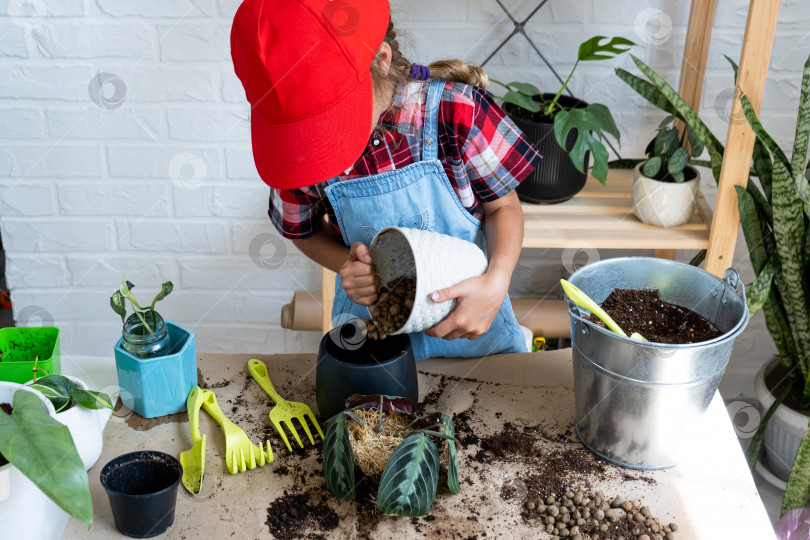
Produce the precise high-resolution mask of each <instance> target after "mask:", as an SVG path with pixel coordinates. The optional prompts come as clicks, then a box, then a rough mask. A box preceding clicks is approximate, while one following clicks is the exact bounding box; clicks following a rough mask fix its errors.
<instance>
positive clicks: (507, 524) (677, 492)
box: [63, 349, 774, 540]
mask: <svg viewBox="0 0 810 540" xmlns="http://www.w3.org/2000/svg"><path fill="white" fill-rule="evenodd" d="M250 358H259V359H261V360H263V361H265V363H267V366H268V370H269V373H270V377H271V379H272V380H273V383H274V384H275V386H276V389H277V390H278V391H279V393H280V394H281V395H282V396H283V397H285V398H287V399H290V400H295V401H303V402H306V403H308V404H310V406H311V407H312V408H313V410H314V411H316V412H317V408H316V407H315V355H311V354H298V355H274V356H262V355H214V354H200V355H199V359H198V368H199V373H200V377H201V382H204V383H205V384H206V385H207V386H208V387H209V388H211V389H212V390H213V391H214V392H215V393H216V395H217V399H218V401H219V403H220V406H221V407H222V409H223V411H224V412H225V414H226V416H228V417H229V418H230V419H231V420H233V421H234V422H235V423H236V424H237V425H239V426H240V427H242V428H243V429H244V430H245V431H246V432H247V434H248V436H249V437H250V438H251V440H252V441H254V442H259V441H260V440H262V439H263V438H265V437H266V438H269V440H270V441H271V444H272V447H273V452H274V456H275V461H274V462H273V463H270V464H268V465H266V466H265V467H260V468H256V469H254V470H252V471H251V470H248V471H246V472H245V473H240V474H236V475H231V474H228V472H227V470H226V468H225V457H224V450H225V448H224V439H223V436H222V431H221V429H220V428H219V426H218V425H217V424H216V423H215V422H214V421H213V420H212V419H211V418H210V417H208V416H207V415H206V414H205V413H201V415H200V416H201V429H202V432H203V433H206V434H207V438H208V443H207V454H206V464H205V477H204V482H203V487H202V493H201V495H200V496H198V497H194V496H192V495H191V494H189V493H188V492H187V491H186V490H185V489H184V488H183V487H182V485H181V486H180V489H179V493H178V501H177V511H176V516H175V523H174V526H173V527H172V528H171V529H170V530H169V531H168V532H167V533H166V534H165V535H163V536H162V537H165V538H202V537H204V538H210V539H220V538H250V539H253V538H271V537H272V536H271V534H270V532H269V528H268V525H267V524H266V521H267V513H268V510H267V509H268V506H270V505H271V503H272V502H273V501H274V500H276V499H277V498H278V497H281V496H282V495H283V494H284V492H285V491H286V492H287V493H291V494H294V493H300V492H301V491H302V490H303V491H307V492H309V493H317V497H316V498H314V499H313V502H315V503H317V502H320V501H323V502H325V504H327V505H328V506H329V507H331V508H333V509H334V511H335V513H336V514H337V516H338V517H339V518H340V521H339V525H338V526H337V528H335V529H332V530H330V531H322V530H319V529H317V528H313V529H312V531H311V532H312V533H314V534H315V535H324V536H326V537H328V538H363V537H370V538H386V539H388V538H405V537H413V538H422V537H431V538H433V537H437V538H438V537H444V538H470V537H478V538H484V537H485V538H549V537H550V536H549V535H547V534H546V533H545V532H542V531H541V530H540V529H538V528H531V527H529V526H527V525H526V524H524V523H523V521H522V518H521V516H520V510H521V505H522V503H523V498H522V497H521V496H520V495H521V493H520V490H518V496H515V497H513V498H512V499H510V500H504V499H503V498H502V496H501V494H502V489H503V487H504V485H505V484H510V485H515V486H517V485H519V482H517V483H516V482H515V481H516V480H517V479H519V478H520V476H521V475H525V474H527V473H528V472H530V471H527V470H526V466H525V465H521V464H519V463H510V462H509V461H495V462H493V463H492V464H490V465H482V464H480V463H473V460H472V459H471V458H472V456H473V455H474V454H475V453H476V452H477V451H478V448H477V447H476V445H474V444H470V445H468V447H467V448H466V449H464V450H463V451H460V457H459V459H460V483H461V493H460V494H459V495H453V494H451V493H450V492H449V491H448V490H447V489H446V488H445V489H442V488H441V486H440V489H439V494H438V495H437V498H436V500H435V501H434V503H433V506H432V507H431V509H430V511H429V514H430V515H431V516H433V519H431V520H427V519H424V518H415V519H412V518H402V517H393V516H382V517H381V519H379V520H378V521H377V520H376V519H375V520H374V521H376V523H374V524H373V525H374V528H373V530H367V529H363V528H362V527H361V528H360V530H358V515H357V509H358V504H357V503H356V502H354V501H341V500H339V499H337V498H336V497H334V496H332V495H331V494H328V493H325V490H324V481H323V476H322V465H321V463H320V456H321V448H320V444H319V445H318V447H313V446H312V445H310V444H309V442H308V441H306V439H304V440H305V447H304V449H303V450H302V449H299V448H297V447H296V446H295V443H294V441H293V455H290V454H289V453H288V451H287V449H286V447H284V445H283V443H282V442H281V440H280V438H279V437H278V435H277V434H276V432H275V431H274V430H273V429H272V428H271V427H270V423H269V420H268V417H267V414H268V412H269V410H270V408H271V407H272V402H271V401H270V399H269V398H268V397H267V395H266V394H264V392H263V391H262V390H261V389H260V388H259V385H258V384H257V383H256V382H255V381H253V379H252V378H250V376H249V374H248V373H247V369H246V363H247V360H249V359H250ZM418 370H419V385H420V388H419V396H420V401H421V400H422V399H423V398H424V397H425V396H426V395H428V394H430V393H431V392H433V396H434V397H435V396H436V395H437V394H438V400H437V401H436V403H435V405H431V406H430V407H429V408H428V410H427V412H434V411H441V412H445V413H447V414H449V415H451V416H452V415H453V414H455V413H460V412H462V411H469V413H470V416H471V421H470V425H471V427H472V428H473V430H474V432H475V434H476V435H477V436H478V437H485V436H487V435H492V434H495V433H498V432H500V431H501V430H502V429H503V426H504V423H505V422H513V423H514V424H516V425H519V426H528V425H532V426H535V425H537V426H540V427H541V428H542V430H543V431H544V432H545V433H559V434H562V433H565V432H566V431H568V433H569V436H568V440H567V442H566V444H568V445H572V446H577V445H579V443H578V442H577V441H576V438H575V437H576V436H575V435H574V436H570V433H571V430H572V429H573V424H574V393H573V375H572V362H571V352H570V349H567V350H561V351H553V352H538V353H530V354H514V355H496V356H491V357H487V358H484V359H432V360H426V361H423V362H420V363H419V364H418ZM442 375H444V376H445V377H444V378H443V377H442ZM240 395H241V398H239V397H238V396H240ZM125 412H126V410H125V409H124V410H123V411H118V412H117V413H116V415H114V417H113V418H112V419H111V420H110V422H109V423H108V424H107V428H106V431H105V435H104V451H103V454H102V456H101V458H100V459H99V461H98V463H97V464H96V465H95V466H94V467H93V468H92V469H91V470H90V473H89V475H90V486H91V490H92V492H93V506H94V514H95V515H94V523H93V527H92V529H91V530H90V532H89V533H88V531H87V529H86V527H85V526H84V525H82V524H80V523H78V522H77V521H75V520H71V522H70V523H69V524H68V527H67V529H66V532H65V534H64V536H63V538H65V539H70V538H121V536H120V535H119V534H118V533H117V531H116V530H115V527H114V524H113V521H112V515H111V512H110V507H109V504H108V502H107V497H106V494H105V493H104V490H103V489H102V488H101V486H100V484H99V480H98V475H99V471H100V470H101V468H102V467H103V466H104V464H105V463H107V461H109V460H110V459H112V458H114V457H115V456H118V455H120V454H123V453H126V452H131V451H134V450H146V449H157V450H162V451H164V452H168V453H171V454H173V455H175V456H179V454H180V452H182V451H183V450H187V449H188V448H190V446H191V438H190V435H189V430H188V423H187V416H186V413H185V412H183V413H178V414H176V415H171V416H168V417H162V418H157V419H151V420H146V419H143V418H140V417H139V416H137V415H134V414H132V415H130V416H128V417H127V416H126V414H125ZM122 415H123V417H122ZM299 432H300V433H301V436H302V437H305V436H304V434H303V432H302V430H299ZM316 442H317V436H316ZM683 450H684V451H683V458H682V459H681V464H680V465H679V466H677V467H674V468H671V469H667V470H663V471H652V472H643V473H642V472H641V471H632V470H628V469H621V468H619V467H615V466H610V467H609V471H610V474H606V475H605V477H604V478H599V479H598V480H597V481H595V482H594V481H593V480H592V481H591V482H592V483H593V486H592V489H593V491H596V490H601V491H603V492H604V493H605V495H606V496H607V497H611V496H613V495H616V494H621V495H622V496H624V497H625V498H627V499H638V500H640V501H641V502H642V504H643V505H646V506H648V507H649V508H650V510H651V512H652V514H653V515H654V516H657V517H659V518H660V520H661V522H662V523H669V522H672V521H674V522H676V523H678V526H679V529H678V532H677V533H676V538H678V539H683V540H697V539H703V538H706V539H717V538H735V539H747V538H750V539H756V540H764V539H769V538H773V537H774V536H773V531H772V529H771V525H770V522H769V520H768V517H767V515H766V513H765V509H764V508H763V506H762V503H761V502H760V499H759V497H758V495H757V492H756V488H755V487H754V482H753V480H752V478H751V476H750V473H749V472H748V469H747V466H746V465H745V460H744V457H743V454H742V451H741V449H740V447H739V444H738V442H737V440H736V437H735V435H734V431H733V428H732V426H731V424H730V422H729V419H728V416H727V414H726V412H725V409H724V407H723V404H722V400H721V399H720V396H719V395H717V396H715V400H714V402H713V403H712V405H711V407H710V409H709V411H708V412H707V414H706V416H705V417H704V419H703V421H702V422H701V423H700V424H699V425H695V426H694V430H693V432H692V433H690V434H689V438H688V440H686V441H685V442H684V446H683ZM640 477H643V478H641V480H638V478H640ZM632 478H636V480H633V479H632ZM642 480H643V481H642ZM471 508H474V509H475V512H474V515H473V512H471V510H470V509H471ZM364 522H366V523H367V520H364ZM299 532H300V533H301V534H302V536H301V537H306V533H307V532H308V531H306V530H303V531H299ZM484 533H486V535H484Z"/></svg>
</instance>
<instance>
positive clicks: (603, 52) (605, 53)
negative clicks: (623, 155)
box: [492, 36, 634, 203]
mask: <svg viewBox="0 0 810 540" xmlns="http://www.w3.org/2000/svg"><path fill="white" fill-rule="evenodd" d="M632 45H634V43H633V42H632V41H630V40H628V39H625V38H622V37H612V38H607V37H605V36H595V37H592V38H590V39H588V40H586V41H584V42H583V43H582V44H581V45H580V46H579V49H578V51H577V60H576V62H575V63H574V67H573V68H572V69H571V72H570V73H569V74H568V77H567V78H566V79H565V81H564V82H563V84H562V86H561V87H560V89H559V90H558V91H557V93H556V94H543V93H542V92H541V91H540V90H539V89H538V88H537V87H536V86H534V85H531V84H529V83H525V82H517V81H516V82H510V83H502V82H500V81H497V80H494V79H493V80H492V81H493V82H494V83H496V84H499V85H500V86H502V87H504V88H505V89H506V93H505V94H504V95H503V96H502V97H500V99H501V101H502V102H503V104H504V109H505V110H506V112H507V113H508V114H509V116H510V117H511V118H512V119H513V120H514V121H515V123H516V124H517V125H518V127H520V128H521V130H522V131H523V132H524V133H526V135H527V136H528V137H529V138H530V139H531V140H532V142H533V143H534V144H535V145H536V146H537V147H538V148H539V149H540V153H541V154H543V164H542V166H540V167H537V168H536V169H535V171H534V172H533V173H532V174H531V175H530V176H529V177H528V178H526V179H525V180H524V181H523V182H522V183H521V184H520V186H519V187H518V189H517V193H518V196H520V198H521V200H525V201H528V202H536V203H556V202H563V201H565V200H568V199H570V198H571V197H573V196H574V195H576V193H577V192H579V190H581V189H582V187H583V186H584V185H585V180H586V178H587V169H588V157H589V155H593V170H592V174H593V176H594V178H596V179H597V180H599V181H600V182H602V183H603V184H604V183H605V181H606V179H607V171H608V165H607V164H608V158H609V156H608V151H607V149H606V148H605V145H604V143H603V139H604V137H605V136H606V135H611V136H612V137H613V138H614V139H616V141H617V142H619V139H620V136H619V130H618V128H617V127H616V122H615V121H614V120H613V116H612V115H611V113H610V110H609V109H608V108H607V107H606V106H605V105H602V104H600V103H591V104H588V103H585V102H584V101H582V100H579V99H576V98H571V97H567V96H563V92H564V91H565V89H566V88H567V87H568V83H569V82H570V81H571V77H572V76H573V74H574V71H575V70H576V68H577V66H579V63H580V62H591V61H598V60H607V59H610V58H614V57H616V56H617V55H619V54H622V53H624V52H626V51H627V50H628V49H629V47H630V46H632ZM552 132H553V137H551V135H552Z"/></svg>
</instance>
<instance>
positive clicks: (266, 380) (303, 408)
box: [248, 359, 323, 452]
mask: <svg viewBox="0 0 810 540" xmlns="http://www.w3.org/2000/svg"><path fill="white" fill-rule="evenodd" d="M248 371H249V372H250V374H251V376H252V377H253V378H254V379H256V382H257V383H259V386H261V387H262V389H263V390H264V391H265V392H267V395H268V396H270V399H272V400H273V402H274V403H275V404H276V406H275V407H273V409H272V410H271V411H270V423H272V424H273V427H274V428H276V431H278V434H279V435H281V439H282V440H283V441H284V444H286V445H287V450H289V451H290V452H292V447H291V446H290V441H289V440H287V434H286V433H285V432H284V429H283V428H282V423H283V424H284V425H286V426H287V429H288V430H289V431H290V432H291V433H292V434H293V437H295V440H296V441H297V442H298V446H299V447H300V448H303V447H304V444H303V443H302V442H301V438H300V437H299V436H298V432H297V431H296V430H295V426H294V425H293V422H292V421H293V418H294V419H296V420H298V423H299V424H301V427H302V428H304V432H305V433H306V434H307V437H309V442H310V443H312V444H315V439H313V438H312V432H311V431H310V430H309V426H307V421H306V419H307V418H309V420H310V422H312V425H313V426H315V429H316V430H318V435H320V436H321V440H323V431H321V426H319V425H318V421H317V420H316V419H315V415H314V414H312V409H310V408H309V406H308V405H307V404H306V403H299V402H296V401H287V400H286V399H284V398H282V397H281V396H280V395H278V392H276V389H275V388H274V387H273V383H272V382H271V381H270V376H269V375H268V374H267V366H266V365H264V362H262V361H261V360H256V359H253V360H249V361H248Z"/></svg>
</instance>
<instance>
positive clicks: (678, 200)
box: [633, 162, 700, 227]
mask: <svg viewBox="0 0 810 540" xmlns="http://www.w3.org/2000/svg"><path fill="white" fill-rule="evenodd" d="M643 164H644V162H641V163H639V164H638V165H636V168H635V169H634V170H633V213H634V214H635V215H636V217H637V218H638V219H640V220H641V221H643V222H644V223H647V224H649V225H655V226H656V227H677V226H678V225H683V224H684V223H686V222H688V221H689V220H690V219H691V218H692V215H693V214H694V213H695V206H696V205H697V193H698V188H699V187H700V173H699V172H698V170H697V169H693V170H694V171H695V174H696V175H697V176H696V177H695V178H693V179H692V180H687V181H686V182H682V183H680V184H678V183H676V182H659V181H658V180H653V179H652V178H649V177H647V176H644V174H643V173H642V172H641V166H642V165H643Z"/></svg>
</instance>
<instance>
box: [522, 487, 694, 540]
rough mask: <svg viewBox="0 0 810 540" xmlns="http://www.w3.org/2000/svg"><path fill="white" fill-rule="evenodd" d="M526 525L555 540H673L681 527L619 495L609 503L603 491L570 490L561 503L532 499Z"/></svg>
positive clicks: (525, 515) (527, 507)
mask: <svg viewBox="0 0 810 540" xmlns="http://www.w3.org/2000/svg"><path fill="white" fill-rule="evenodd" d="M521 515H522V516H523V521H524V522H526V524H528V525H530V526H532V527H538V528H542V529H543V530H545V531H546V532H547V533H549V534H551V535H554V536H556V537H565V538H572V539H573V540H673V539H674V538H675V531H677V530H678V525H677V524H675V523H669V524H663V523H661V521H660V520H659V519H658V518H657V517H655V516H653V515H652V512H650V509H649V508H647V507H646V506H641V504H640V503H639V501H627V500H625V499H624V498H623V497H621V496H620V495H619V496H617V497H614V498H613V499H612V500H611V501H610V502H608V499H607V498H605V496H604V494H603V493H602V492H601V491H597V492H596V493H595V494H586V493H584V492H582V491H577V492H573V491H571V490H567V491H566V492H565V493H564V494H563V496H562V497H561V498H560V499H559V500H558V499H557V498H556V497H555V496H553V495H549V496H548V497H546V498H545V499H541V498H529V499H527V500H526V502H525V503H524V504H523V511H522V512H521Z"/></svg>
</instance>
